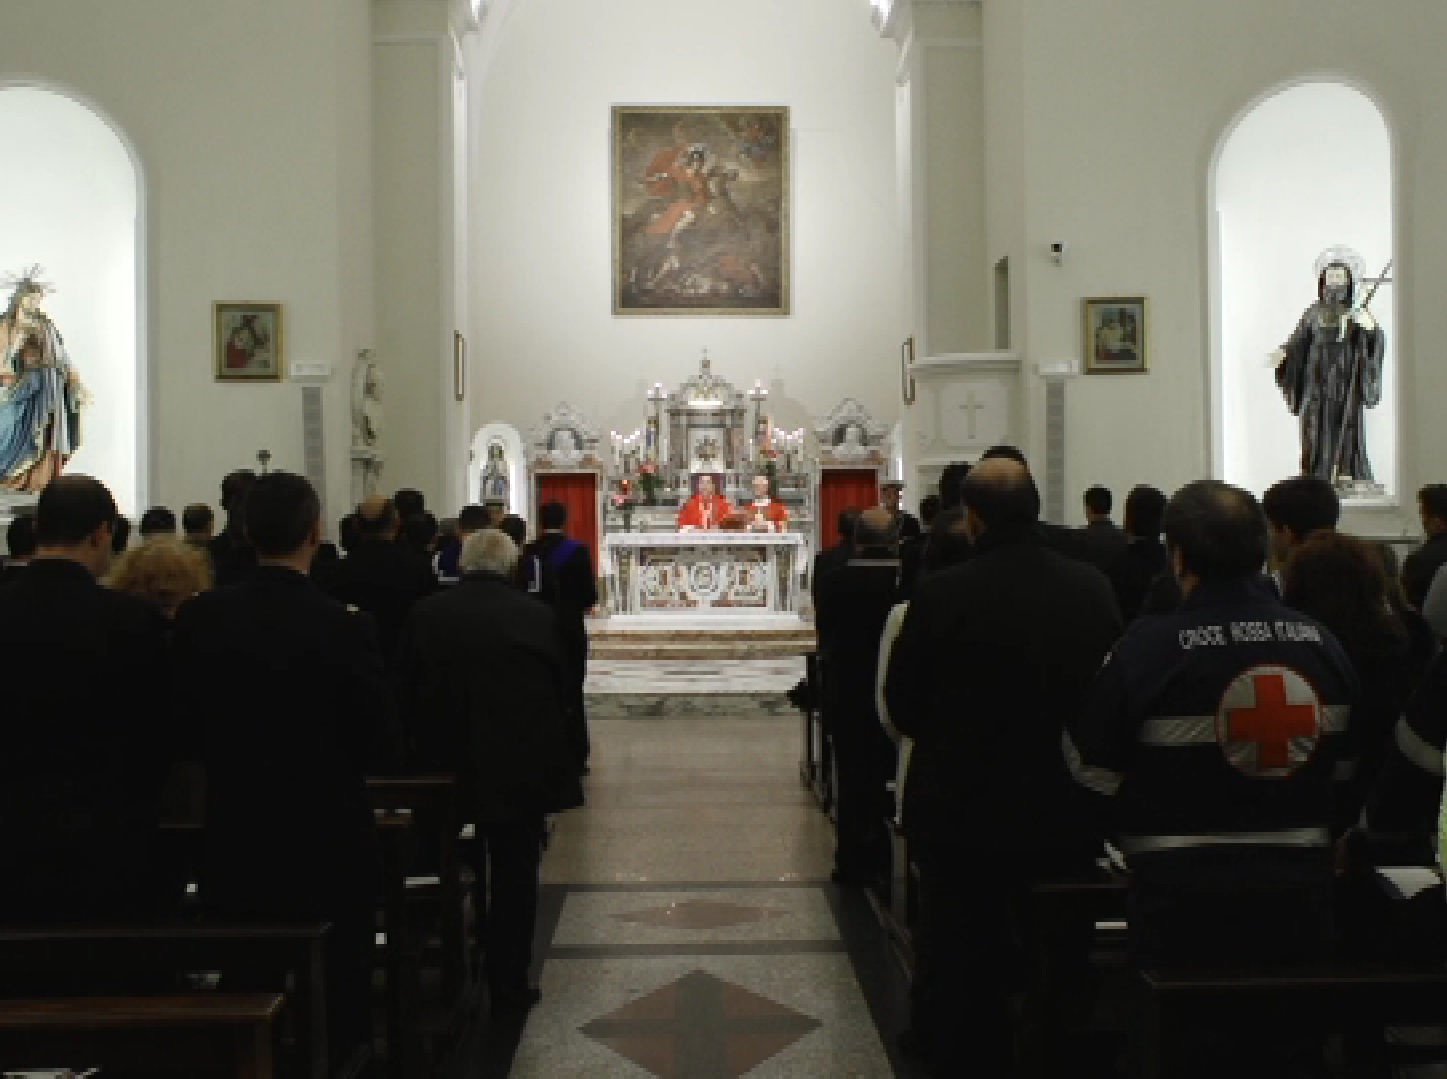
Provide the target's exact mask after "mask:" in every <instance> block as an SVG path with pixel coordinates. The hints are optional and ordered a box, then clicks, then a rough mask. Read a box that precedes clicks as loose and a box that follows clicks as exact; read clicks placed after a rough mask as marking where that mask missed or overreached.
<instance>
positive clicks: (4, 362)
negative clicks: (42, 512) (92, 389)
mask: <svg viewBox="0 0 1447 1079" xmlns="http://www.w3.org/2000/svg"><path fill="white" fill-rule="evenodd" d="M39 274H40V267H38V266H33V267H31V268H30V269H28V270H25V271H24V272H22V273H21V274H20V275H19V276H18V277H16V278H12V279H10V280H9V281H7V282H5V284H6V285H8V286H10V288H11V289H12V291H11V294H10V300H9V302H8V303H7V304H6V305H5V308H4V310H3V312H0V489H3V490H9V491H23V492H26V493H32V492H37V491H39V490H40V489H41V488H43V487H44V486H45V485H46V484H47V483H49V482H50V481H51V480H52V479H54V478H55V477H56V476H58V475H60V471H61V469H62V468H63V467H64V466H65V463H66V462H67V461H69V460H70V458H71V456H72V455H73V454H74V453H75V451H76V450H77V449H78V448H79V447H80V417H81V411H82V409H83V408H84V407H85V404H86V402H87V400H88V395H87V394H86V391H85V387H84V386H82V385H81V382H80V379H79V377H78V376H77V375H76V373H75V371H74V369H73V368H72V367H71V365H70V356H69V354H68V353H67V352H66V350H65V342H64V341H63V340H62V339H61V336H60V331H59V330H57V329H56V328H55V323H54V322H52V321H51V320H50V316H49V315H47V314H46V313H45V311H44V310H43V309H42V306H41V305H42V303H43V301H44V300H45V297H46V296H47V295H49V293H50V292H51V291H52V290H51V288H50V286H49V285H46V284H45V283H44V282H42V281H41V280H40V276H39Z"/></svg>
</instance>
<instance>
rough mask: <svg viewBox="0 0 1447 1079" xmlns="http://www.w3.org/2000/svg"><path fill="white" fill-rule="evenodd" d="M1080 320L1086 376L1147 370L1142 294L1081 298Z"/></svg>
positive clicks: (1144, 311) (1135, 372) (1144, 308)
mask: <svg viewBox="0 0 1447 1079" xmlns="http://www.w3.org/2000/svg"><path fill="white" fill-rule="evenodd" d="M1084 322H1085V334H1084V336H1085V340H1084V341H1083V343H1082V344H1083V347H1084V350H1085V373H1086V374H1087V375H1107V374H1114V375H1127V374H1140V373H1142V372H1144V371H1145V370H1146V369H1147V359H1148V354H1147V352H1146V298H1145V297H1144V296H1107V297H1100V298H1095V299H1088V300H1085V301H1084Z"/></svg>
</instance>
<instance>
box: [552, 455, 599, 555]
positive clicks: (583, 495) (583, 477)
mask: <svg viewBox="0 0 1447 1079" xmlns="http://www.w3.org/2000/svg"><path fill="white" fill-rule="evenodd" d="M548 502H561V503H562V504H563V505H564V506H566V507H567V510H568V525H567V529H566V531H567V533H568V538H569V539H575V540H577V541H578V542H579V543H582V544H586V545H587V548H588V552H589V553H590V554H591V555H592V556H593V568H594V569H595V570H596V569H597V567H598V476H597V473H594V472H545V473H543V474H542V475H540V476H538V506H539V508H541V507H542V506H543V505H544V504H545V503H548Z"/></svg>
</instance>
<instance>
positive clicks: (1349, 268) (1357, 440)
mask: <svg viewBox="0 0 1447 1079" xmlns="http://www.w3.org/2000/svg"><path fill="white" fill-rule="evenodd" d="M1362 276H1363V264H1362V260H1361V258H1360V257H1359V256H1357V255H1356V254H1355V252H1351V251H1348V250H1346V249H1341V248H1334V249H1332V250H1331V251H1328V252H1326V253H1325V254H1324V255H1322V257H1321V258H1320V259H1318V260H1317V302H1316V303H1314V304H1312V305H1311V306H1310V307H1308V308H1307V309H1306V312H1305V313H1304V314H1303V315H1302V316H1301V321H1300V322H1299V323H1297V326H1296V330H1295V332H1294V333H1292V335H1291V338H1290V340H1288V341H1287V342H1286V344H1285V345H1283V346H1282V347H1281V348H1280V349H1279V350H1278V351H1277V352H1276V353H1275V354H1274V358H1275V359H1276V361H1277V362H1276V384H1277V386H1279V387H1280V388H1281V392H1282V393H1283V394H1284V395H1285V397H1286V406H1287V408H1289V409H1290V410H1291V414H1292V415H1293V416H1297V417H1299V418H1300V421H1301V474H1302V475H1304V476H1317V477H1320V478H1321V479H1324V480H1326V481H1327V482H1329V483H1333V484H1335V483H1338V482H1349V481H1367V482H1370V481H1371V480H1372V479H1373V478H1374V477H1373V476H1372V465H1371V461H1370V460H1369V459H1368V458H1367V443H1366V431H1365V416H1366V410H1367V409H1369V408H1374V407H1376V405H1378V404H1379V403H1380V402H1381V399H1382V362H1383V357H1384V355H1385V353H1386V336H1385V334H1383V333H1382V328H1381V327H1380V326H1378V325H1377V320H1376V319H1375V318H1374V317H1373V316H1372V313H1371V312H1370V311H1368V310H1367V308H1366V304H1365V303H1364V302H1361V301H1360V299H1359V297H1358V294H1357V293H1358V289H1359V288H1360V286H1361V282H1362Z"/></svg>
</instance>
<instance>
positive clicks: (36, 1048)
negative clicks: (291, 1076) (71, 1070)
mask: <svg viewBox="0 0 1447 1079" xmlns="http://www.w3.org/2000/svg"><path fill="white" fill-rule="evenodd" d="M281 1008H282V997H281V996H280V995H279V994H260V995H255V996H229V995H224V994H210V993H208V994H200V995H196V996H180V997H112V998H106V997H99V998H96V997H80V998H56V999H50V1000H6V1001H0V1061H4V1065H5V1067H7V1068H42V1067H43V1068H54V1067H61V1066H65V1067H72V1066H73V1067H84V1068H90V1067H99V1068H100V1069H101V1075H102V1076H104V1075H105V1074H106V1073H107V1072H108V1071H110V1070H112V1069H115V1070H122V1069H126V1070H130V1069H134V1070H137V1071H140V1070H144V1073H145V1074H147V1075H155V1074H158V1073H169V1074H175V1075H179V1076H185V1077H187V1079H200V1077H202V1076H216V1077H221V1076H226V1077H228V1079H272V1077H273V1076H274V1075H275V1074H276V1071H275V1065H274V1049H275V1041H276V1033H277V1030H276V1023H277V1017H278V1016H279V1015H280V1013H281Z"/></svg>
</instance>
